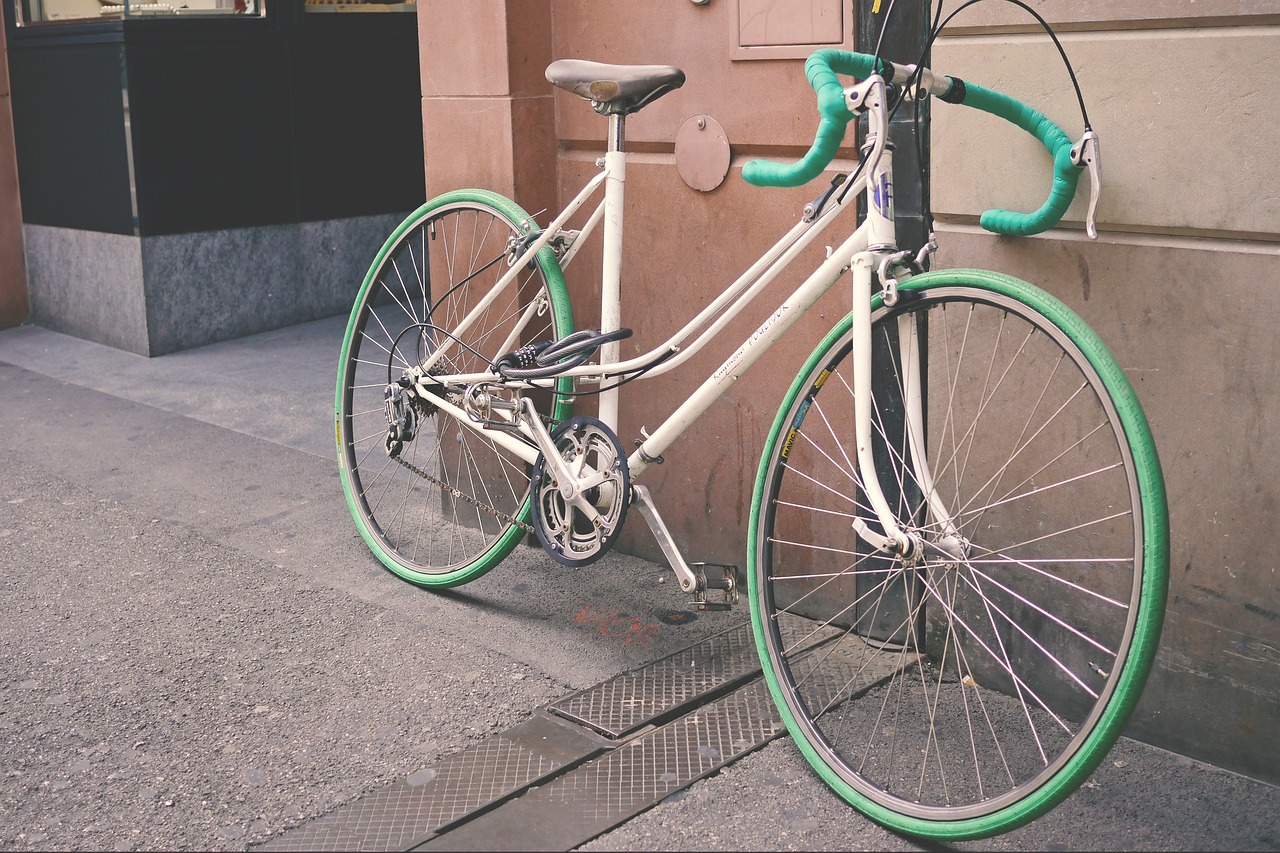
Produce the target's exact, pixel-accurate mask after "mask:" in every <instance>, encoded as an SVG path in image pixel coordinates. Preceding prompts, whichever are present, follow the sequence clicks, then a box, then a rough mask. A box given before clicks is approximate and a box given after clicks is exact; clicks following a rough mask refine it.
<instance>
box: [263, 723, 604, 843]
mask: <svg viewBox="0 0 1280 853" xmlns="http://www.w3.org/2000/svg"><path fill="white" fill-rule="evenodd" d="M526 744H527V745H526ZM602 749H603V745H602V743H601V742H600V740H599V739H598V738H594V737H590V736H589V735H588V734H587V733H586V732H582V731H581V730H577V731H574V730H572V729H569V728H568V727H566V726H565V725H564V724H562V723H556V722H554V721H552V720H549V719H548V718H546V717H540V718H535V719H534V720H531V721H530V722H528V723H525V724H524V725H522V726H517V727H516V728H514V729H512V730H510V731H509V732H505V733H503V734H500V735H495V736H494V737H491V738H488V739H487V740H485V741H483V742H482V743H480V744H478V745H476V746H474V747H472V748H471V749H468V750H466V751H464V752H460V753H458V754H456V755H453V756H450V757H449V758H446V759H445V760H444V761H442V762H440V763H439V764H437V765H435V766H433V767H430V768H427V769H425V770H421V771H418V772H417V773H414V774H411V775H410V776H409V777H408V778H407V779H404V780H401V781H399V782H396V783H395V784H393V785H390V786H388V787H386V788H382V789H379V790H377V791H374V792H373V793H371V794H368V795H366V796H364V797H361V798H360V799H358V800H356V801H355V802H352V803H350V804H348V805H346V806H344V807H341V808H339V809H337V810H336V811H333V812H330V813H329V814H327V815H324V816H323V817H319V818H316V819H315V820H313V821H311V822H309V823H306V824H303V825H301V826H299V827H297V828H295V829H292V830H290V831H288V832H286V833H284V834H283V835H281V836H279V837H277V838H275V839H272V840H271V841H269V842H267V843H265V844H263V845H261V846H259V847H256V848H254V849H255V850H262V851H330V850H352V851H366V850H405V849H407V848H409V847H410V846H411V845H412V844H414V843H415V842H417V841H419V840H421V839H423V838H426V837H429V836H430V835H431V834H432V833H434V832H436V831H437V830H440V829H443V828H445V827H447V826H448V825H449V824H451V823H454V822H456V821H457V820H459V819H461V818H463V817H466V816H468V815H471V814H473V813H474V812H476V811H478V810H480V809H483V808H485V807H487V806H491V805H492V804H494V803H496V802H500V801H501V800H503V799H504V798H506V797H509V796H511V795H512V794H514V793H517V792H519V791H521V790H523V789H524V788H526V787H528V786H529V785H532V784H534V783H536V782H537V781H539V780H540V779H544V778H546V777H547V776H550V775H552V774H555V773H558V772H560V771H562V770H563V769H564V768H566V767H567V766H570V765H572V764H574V763H576V762H580V761H582V760H583V759H585V758H588V757H590V756H591V755H594V754H597V753H599V752H600V751H601V750H602Z"/></svg>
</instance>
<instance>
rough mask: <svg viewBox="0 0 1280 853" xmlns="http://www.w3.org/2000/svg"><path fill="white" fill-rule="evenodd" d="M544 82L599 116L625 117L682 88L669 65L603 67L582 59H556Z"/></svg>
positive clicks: (676, 70)
mask: <svg viewBox="0 0 1280 853" xmlns="http://www.w3.org/2000/svg"><path fill="white" fill-rule="evenodd" d="M547 80H548V82H550V83H551V85H553V86H558V87H559V88H561V89H564V90H565V91H566V92H572V93H573V94H575V95H577V96H578V97H579V98H585V99H586V100H588V101H590V102H591V107H592V109H594V110H595V111H596V112H598V113H600V114H602V115H613V114H615V113H616V114H618V115H628V114H630V113H634V112H635V111H637V110H639V109H640V108H641V107H643V106H644V105H645V104H647V103H649V102H650V101H656V100H657V99H658V98H660V97H662V96H663V95H665V94H666V93H667V92H670V91H672V90H673V89H679V88H680V87H681V86H683V85H684V72H683V71H681V70H680V69H679V68H674V67H672V66H670V65H606V64H605V63H603V62H588V61H587V60H585V59H557V60H556V61H555V62H553V63H551V64H550V65H548V66H547Z"/></svg>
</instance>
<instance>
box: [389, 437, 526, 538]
mask: <svg viewBox="0 0 1280 853" xmlns="http://www.w3.org/2000/svg"><path fill="white" fill-rule="evenodd" d="M393 458H394V459H395V460H396V461H397V462H399V463H400V464H401V465H403V466H404V467H406V468H408V469H409V470H410V471H412V472H413V473H415V474H417V475H418V476H419V477H421V478H422V479H424V480H426V481H427V482H429V483H431V484H433V485H436V486H439V487H440V488H442V489H444V490H445V491H446V492H448V493H449V494H451V495H453V496H454V497H455V498H462V499H463V500H464V501H466V502H467V503H469V504H471V505H472V506H473V507H475V508H476V509H480V510H484V511H485V512H487V513H489V514H490V515H492V516H493V517H494V518H496V519H498V520H499V521H504V522H506V523H507V524H514V525H515V526H516V527H519V528H520V529H521V530H523V531H524V532H525V533H533V532H534V531H533V527H532V526H531V525H528V524H525V523H524V522H523V521H521V520H520V519H518V518H514V517H512V516H510V515H507V514H506V513H505V512H503V511H502V510H500V509H497V508H496V507H491V506H489V505H488V504H487V503H483V502H481V501H478V500H476V499H475V498H473V497H471V495H468V494H464V493H463V492H461V491H459V490H458V489H456V488H454V487H453V486H450V485H449V484H448V483H446V482H444V481H443V480H437V479H436V478H435V477H433V476H431V475H430V474H428V473H427V472H426V471H423V470H422V469H421V468H419V467H418V466H417V465H414V464H413V463H412V462H406V461H405V460H403V459H401V458H400V457H399V456H396V457H393Z"/></svg>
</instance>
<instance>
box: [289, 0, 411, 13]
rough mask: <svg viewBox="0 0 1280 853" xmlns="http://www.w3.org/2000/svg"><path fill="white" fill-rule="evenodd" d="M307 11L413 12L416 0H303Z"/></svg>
mask: <svg viewBox="0 0 1280 853" xmlns="http://www.w3.org/2000/svg"><path fill="white" fill-rule="evenodd" d="M303 8H304V9H306V10H307V11H308V12H414V11H417V8H418V6H417V2H416V0H408V2H404V3H378V2H365V0H304V2H303Z"/></svg>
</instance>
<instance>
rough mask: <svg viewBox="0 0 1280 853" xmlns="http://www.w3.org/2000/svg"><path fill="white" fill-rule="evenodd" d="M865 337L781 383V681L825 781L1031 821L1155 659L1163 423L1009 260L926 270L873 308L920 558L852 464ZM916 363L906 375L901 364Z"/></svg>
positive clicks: (1111, 733)
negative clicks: (895, 541)
mask: <svg viewBox="0 0 1280 853" xmlns="http://www.w3.org/2000/svg"><path fill="white" fill-rule="evenodd" d="M851 341H852V332H851V324H850V321H849V320H848V319H846V320H845V321H844V323H843V324H841V325H840V326H837V328H836V329H834V330H833V331H832V332H831V333H830V334H829V335H828V336H827V337H826V339H825V340H824V341H823V342H822V343H821V345H820V346H819V347H818V349H817V350H816V351H815V352H814V353H813V355H812V356H811V357H810V359H809V361H808V362H807V364H806V365H805V367H804V368H803V370H802V371H801V373H800V374H799V376H798V377H797V378H796V380H795V382H794V383H793V385H792V386H791V389H790V391H789V392H788V394H787V396H786V397H785V399H784V401H783V405H782V408H781V410H780V411H779V413H778V417H777V419H776V420H775V422H774V425H773V429H772V431H771V433H770V435H769V438H768V441H767V443H766V446H765V451H764V455H763V458H762V460H761V463H760V469H759V474H758V476H757V480H756V487H755V494H754V499H753V504H752V516H751V530H750V539H749V548H748V584H749V597H750V602H751V618H752V625H753V628H754V630H755V636H756V644H757V648H758V651H759V654H760V657H761V661H762V664H763V668H764V672H765V676H766V679H767V681H768V683H769V688H770V690H771V692H772V694H773V697H774V699H775V701H776V703H777V705H778V708H779V710H780V713H781V714H782V717H783V719H784V720H785V722H786V724H787V727H788V729H789V730H790V733H791V735H792V736H793V738H794V739H795V741H796V743H797V744H798V745H799V746H800V748H801V750H802V752H803V753H804V755H805V757H806V758H807V759H808V761H809V762H810V764H811V765H812V766H813V767H814V768H815V769H816V770H817V772H818V773H819V774H820V775H821V776H822V778H823V779H824V780H825V781H826V782H827V783H828V784H829V785H830V786H831V787H832V788H833V789H834V790H835V791H836V792H837V793H838V794H839V795H840V796H841V797H843V798H844V799H845V800H846V801H848V802H849V803H851V804H852V805H853V806H855V807H856V808H858V809H859V810H860V811H862V812H863V813H865V814H866V815H868V816H869V817H871V818H873V819H875V820H877V821H879V822H880V823H882V824H884V825H886V826H888V827H890V828H892V829H895V830H897V831H900V832H905V833H908V834H912V835H917V836H921V837H928V838H935V839H942V840H950V841H956V840H963V839H971V838H982V837H986V836H991V835H995V834H998V833H1002V832H1007V831H1009V830H1011V829H1014V828H1016V827H1018V826H1022V825H1024V824H1026V823H1028V822H1029V821H1031V820H1033V819H1034V818H1036V817H1038V816H1039V815H1041V814H1043V813H1045V812H1047V811H1048V810H1049V809H1051V808H1052V807H1053V806H1055V805H1056V804H1058V803H1059V802H1061V801H1062V800H1063V799H1065V798H1066V797H1067V796H1068V795H1069V794H1070V793H1071V792H1072V791H1073V790H1075V788H1076V787H1077V786H1078V785H1079V784H1080V783H1081V782H1083V781H1084V779H1085V778H1086V777H1087V776H1088V774H1089V773H1090V772H1092V770H1093V769H1094V768H1095V767H1096V766H1097V765H1098V763H1099V762H1100V761H1101V760H1102V758H1103V757H1104V756H1105V754H1106V752H1107V750H1109V749H1110V747H1111V745H1112V744H1113V743H1114V742H1115V740H1116V738H1117V737H1119V735H1120V732H1121V729H1122V727H1123V726H1124V724H1125V721H1126V720H1127V719H1128V717H1129V715H1130V713H1131V712H1132V710H1133V707H1134V705H1135V704H1136V703H1137V701H1138V697H1139V694H1140V692H1141V689H1142V686H1143V683H1144V681H1145V679H1146V676H1147V673H1148V672H1149V670H1150V667H1151V663H1152V660H1153V658H1154V656H1155V651H1156V645H1157V642H1158V638H1159V634H1160V627H1161V623H1162V620H1163V614H1164V603H1165V595H1166V589H1167V584H1168V512H1167V508H1166V503H1165V494H1164V483H1163V478H1162V475H1161V471H1160V465H1159V461H1158V459H1157V456H1156V451H1155V446H1154V443H1153V441H1152V438H1151V433H1150V430H1149V428H1148V425H1147V422H1146V418H1145V416H1144V415H1143V413H1142V410H1141V408H1140V406H1139V404H1138V402H1137V398H1136V396H1135V395H1134V393H1133V389H1132V387H1131V386H1130V384H1129V382H1128V380H1127V379H1126V378H1125V376H1124V373H1123V371H1122V370H1121V368H1120V367H1119V366H1118V365H1117V364H1116V362H1115V360H1114V358H1113V357H1112V356H1111V354H1110V353H1109V352H1108V351H1107V349H1106V347H1105V346H1104V345H1103V344H1102V342H1101V341H1100V340H1099V339H1098V338H1097V336H1096V335H1095V334H1094V333H1093V332H1092V331H1090V330H1089V329H1088V328H1087V327H1086V326H1085V325H1084V323H1083V322H1082V321H1081V320H1080V319H1079V318H1078V317H1076V315H1075V314H1073V313H1072V312H1071V311H1070V310H1069V309H1068V308H1066V307H1065V306H1064V305H1063V304H1062V303H1061V302H1059V301H1058V300H1056V299H1054V298H1053V297H1051V296H1049V295H1048V294H1045V293H1044V292H1043V291H1040V290H1039V289H1037V288H1035V287H1033V286H1031V285H1029V284H1027V283H1025V282H1021V281H1018V280H1016V279H1013V278H1010V277H1008V276H1003V275H999V274H995V273H988V272H980V271H973V270H948V271H941V272H935V273H929V274H925V275H920V276H916V277H914V278H912V279H910V280H909V281H908V282H907V283H905V284H904V285H902V287H901V290H900V298H899V300H898V301H897V303H896V304H895V305H894V306H892V307H889V306H885V305H883V304H882V302H881V300H880V299H879V298H878V297H877V300H876V303H875V304H874V306H873V314H872V352H873V371H872V372H873V376H874V378H873V380H872V394H873V397H874V400H873V405H872V423H873V427H872V431H873V434H874V440H873V447H872V451H873V456H874V458H875V463H876V468H877V474H878V479H879V482H880V484H881V486H882V487H883V489H884V491H885V493H886V497H888V499H889V501H890V504H891V506H892V507H893V509H894V511H895V518H896V521H897V523H898V524H899V526H900V527H902V528H903V530H904V531H906V532H907V533H909V534H911V535H912V536H913V537H915V538H916V539H917V541H919V542H921V543H922V548H921V549H920V550H918V551H917V552H916V553H914V554H912V555H910V556H909V557H907V558H903V557H900V556H890V555H886V554H884V553H878V552H873V549H872V548H870V547H869V546H867V545H866V544H865V543H864V542H863V541H862V540H861V539H860V538H859V536H858V535H857V534H856V533H855V531H854V524H855V522H860V523H863V524H866V525H867V526H868V527H869V528H871V529H872V530H873V531H877V532H878V531H880V526H879V522H878V521H877V520H876V516H875V514H874V512H872V510H871V509H870V506H869V504H868V502H867V499H866V495H865V492H864V489H863V475H862V473H861V472H860V471H859V470H858V469H857V466H856V465H855V464H854V460H855V459H856V453H855V448H854V442H853V418H854V399H853V393H852V389H853V378H852V369H853V366H852V357H851V346H852V344H851ZM913 376H914V377H918V380H911V379H910V377H913Z"/></svg>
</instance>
